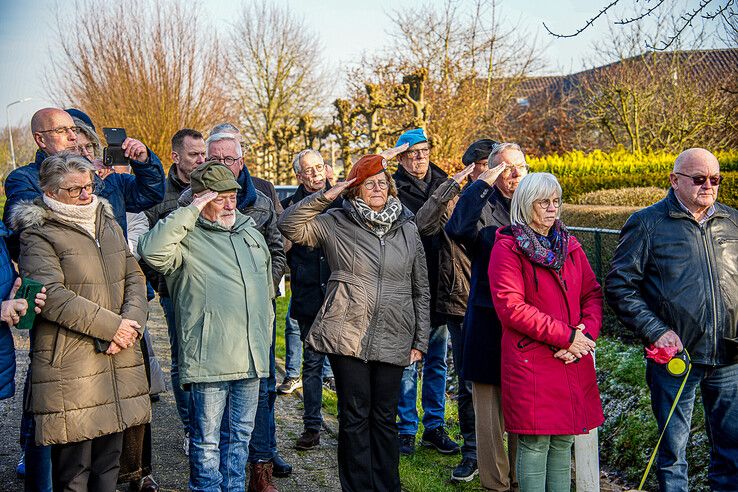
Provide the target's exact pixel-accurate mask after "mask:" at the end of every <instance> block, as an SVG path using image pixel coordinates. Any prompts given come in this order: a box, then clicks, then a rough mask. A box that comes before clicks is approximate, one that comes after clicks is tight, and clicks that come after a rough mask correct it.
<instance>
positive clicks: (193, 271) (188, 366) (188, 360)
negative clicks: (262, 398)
mask: <svg viewBox="0 0 738 492" xmlns="http://www.w3.org/2000/svg"><path fill="white" fill-rule="evenodd" d="M138 251H139V253H140V254H141V257H142V258H143V259H144V260H145V261H146V262H147V263H148V264H149V265H150V266H151V267H152V268H153V269H154V270H156V271H157V272H159V273H161V274H162V275H164V276H165V277H166V281H167V287H168V288H169V292H171V293H172V300H173V301H174V317H175V326H176V327H177V339H178V340H179V381H180V384H182V385H185V384H189V383H206V382H217V381H233V380H236V379H245V378H255V377H259V378H263V377H266V376H268V375H269V347H270V346H271V343H272V333H273V329H274V328H273V325H272V323H273V321H274V312H273V310H272V299H273V298H274V285H273V283H272V281H271V280H272V277H271V258H270V255H269V249H268V248H267V245H266V243H265V241H264V237H263V236H262V235H261V234H260V233H259V231H257V230H256V228H254V221H253V220H252V219H251V218H249V217H247V216H245V215H243V214H241V213H240V212H236V222H235V225H234V226H233V227H232V228H231V229H225V228H223V227H221V226H220V225H219V224H217V223H214V222H210V221H208V220H206V219H203V218H202V217H200V212H199V210H198V209H197V207H196V206H194V205H189V206H187V207H181V208H179V209H178V210H176V211H174V212H172V213H171V214H169V216H168V217H167V218H165V219H163V220H161V221H159V222H158V223H157V224H156V225H155V226H154V228H153V229H151V231H150V232H149V233H148V234H146V235H145V236H143V237H142V238H141V240H140V241H139V243H138Z"/></svg>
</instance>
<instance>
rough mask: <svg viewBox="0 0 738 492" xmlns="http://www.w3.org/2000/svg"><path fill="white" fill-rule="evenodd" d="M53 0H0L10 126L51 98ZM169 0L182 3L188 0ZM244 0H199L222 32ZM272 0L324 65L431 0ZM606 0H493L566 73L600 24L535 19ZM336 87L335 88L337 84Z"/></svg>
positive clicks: (1, 63) (567, 17)
mask: <svg viewBox="0 0 738 492" xmlns="http://www.w3.org/2000/svg"><path fill="white" fill-rule="evenodd" d="M57 1H58V0H23V1H19V0H0V108H5V107H6V105H8V104H9V103H12V102H14V101H18V100H20V99H25V98H29V97H30V98H33V99H32V100H30V101H26V102H21V103H18V104H14V105H12V106H11V107H10V109H9V111H10V122H11V123H12V124H13V125H17V124H19V123H21V122H23V123H26V122H28V121H30V117H31V115H32V114H33V113H34V112H35V111H36V110H38V109H40V108H43V107H46V106H49V105H53V102H52V101H50V100H49V98H48V96H47V91H46V90H45V87H44V83H43V78H42V73H43V71H44V69H45V68H46V67H47V66H48V64H49V60H50V58H49V55H48V51H49V49H50V47H52V46H53V45H54V43H55V36H56V34H55V32H56V31H55V25H56V19H55V17H54V12H55V6H56V5H57ZM120 1H126V0H120ZM151 1H154V0H151ZM176 1H182V2H183V3H185V4H187V5H191V4H192V2H193V0H176ZM244 1H248V0H201V4H202V7H204V8H203V11H204V12H205V13H206V15H207V16H208V17H209V20H210V21H211V22H212V23H213V24H214V25H216V26H217V28H218V30H219V31H220V32H221V33H223V34H225V33H227V30H228V27H229V25H230V24H231V19H233V18H234V17H235V16H236V13H237V12H238V10H239V6H240V5H241V4H242V3H243V2H244ZM273 1H275V2H276V3H280V4H283V5H286V6H287V7H288V8H289V9H290V10H292V11H293V12H294V13H295V14H297V15H298V16H300V17H302V18H304V19H305V21H306V22H307V23H308V24H309V25H311V26H313V27H314V28H315V30H316V31H317V32H318V34H319V36H320V39H321V42H322V45H323V49H324V59H325V60H329V61H330V62H329V63H330V64H331V66H329V67H328V68H329V69H334V70H335V69H340V68H341V67H343V66H345V65H346V64H347V63H350V62H352V61H356V60H358V59H359V58H360V56H361V53H362V52H372V51H376V50H379V49H384V48H386V47H387V46H388V45H389V43H390V39H389V36H388V34H387V32H388V30H389V26H390V20H389V16H390V15H391V13H392V12H393V11H394V10H396V9H403V8H405V7H413V6H419V5H426V4H428V3H430V2H432V1H433V0H426V1H419V0H393V1H390V0H371V1H367V0H362V1H357V0H273ZM437 1H440V0H437ZM459 1H460V2H462V3H463V2H464V1H465V0H459ZM605 3H607V2H605V0H498V6H499V8H500V9H501V13H502V16H504V17H503V18H504V19H508V20H509V22H511V23H516V22H518V21H520V22H521V23H522V25H523V26H524V27H526V28H527V30H528V31H529V32H531V33H532V34H535V33H536V32H537V34H538V37H539V39H541V40H542V41H543V42H544V43H546V47H545V51H544V59H545V60H546V62H547V69H546V73H571V72H574V71H578V70H581V69H582V68H585V60H587V59H588V56H589V53H590V52H591V45H592V43H593V42H596V40H597V39H599V37H600V36H602V34H603V32H605V31H606V29H607V26H606V24H605V23H604V22H600V23H599V24H596V25H595V26H594V28H593V29H590V30H588V31H586V32H585V33H583V34H582V35H580V36H577V37H576V38H572V39H554V38H552V37H551V36H550V35H548V34H547V33H545V32H544V31H543V28H542V23H543V22H546V23H547V25H549V27H551V29H552V30H555V31H558V32H565V31H572V30H575V29H576V28H577V27H579V26H581V25H582V24H583V23H584V22H585V21H586V20H587V19H588V17H589V16H591V15H592V14H593V12H594V11H595V9H596V8H598V7H600V6H601V5H600V4H603V5H604V4H605ZM59 5H60V7H61V8H64V9H68V8H74V2H72V1H69V0H65V1H64V2H62V3H59ZM71 27H73V26H70V28H71ZM336 90H337V91H340V90H341V89H340V85H339V86H337V89H336ZM334 96H335V97H339V96H341V94H334ZM331 100H332V99H331ZM0 121H2V123H0V127H4V126H5V125H6V124H7V122H6V118H5V115H3V116H2V117H0Z"/></svg>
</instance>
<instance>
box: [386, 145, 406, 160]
mask: <svg viewBox="0 0 738 492" xmlns="http://www.w3.org/2000/svg"><path fill="white" fill-rule="evenodd" d="M409 146H410V145H409V144H406V143H404V144H402V145H400V146H399V147H391V148H389V149H387V150H383V151H382V152H380V153H379V155H381V156H382V157H384V158H385V159H387V160H388V161H389V160H392V159H394V158H395V156H396V155H397V154H402V153H403V152H405V151H406V150H407V148H408V147H409Z"/></svg>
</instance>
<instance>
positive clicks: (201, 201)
mask: <svg viewBox="0 0 738 492" xmlns="http://www.w3.org/2000/svg"><path fill="white" fill-rule="evenodd" d="M215 198H218V193H217V192H215V191H206V192H205V193H200V194H199V195H195V198H194V199H193V200H192V204H193V205H194V206H196V207H197V209H198V210H199V211H200V212H202V209H204V208H205V205H207V204H208V203H210V202H212V201H213V200H214V199H215Z"/></svg>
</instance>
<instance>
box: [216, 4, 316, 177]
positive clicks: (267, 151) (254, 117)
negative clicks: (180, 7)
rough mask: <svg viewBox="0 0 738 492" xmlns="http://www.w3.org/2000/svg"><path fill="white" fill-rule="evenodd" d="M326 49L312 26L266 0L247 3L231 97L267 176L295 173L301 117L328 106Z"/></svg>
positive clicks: (237, 29) (236, 41) (233, 47)
mask: <svg viewBox="0 0 738 492" xmlns="http://www.w3.org/2000/svg"><path fill="white" fill-rule="evenodd" d="M321 55H322V51H321V46H320V42H319V38H318V35H317V34H316V32H315V31H314V30H313V29H311V26H309V25H307V24H306V22H305V21H304V20H301V19H299V18H297V17H296V16H295V15H294V14H292V13H290V11H289V10H288V9H287V8H285V7H281V6H278V5H275V4H273V3H271V2H267V1H266V0H261V1H258V2H255V3H249V4H246V5H245V6H244V7H243V10H242V11H241V13H240V16H239V17H238V20H237V21H236V23H235V25H234V29H233V31H232V35H231V37H230V39H229V42H228V60H229V65H228V66H229V70H228V80H229V82H230V83H232V84H233V87H234V88H233V90H232V91H231V100H232V101H233V102H234V106H235V108H236V109H237V111H238V114H239V118H240V120H241V124H242V126H243V131H244V133H245V136H246V139H247V141H248V142H249V143H250V144H251V145H252V148H253V149H254V150H255V151H256V153H257V154H258V155H257V161H258V162H259V164H260V166H259V167H261V168H262V169H260V172H261V173H262V174H264V175H266V176H267V177H275V176H278V175H282V176H281V177H282V178H285V177H288V176H291V171H290V170H289V162H290V161H291V158H290V157H289V155H288V154H289V153H290V151H292V150H295V149H292V148H291V146H292V145H293V140H295V138H296V137H297V135H298V133H299V131H298V130H299V129H298V126H299V121H300V119H301V118H302V117H305V116H306V115H313V116H315V115H316V113H318V110H319V109H320V108H321V105H324V106H325V101H324V94H325V92H326V77H325V75H324V73H323V71H322V69H321V61H322V60H321ZM294 145H298V142H297V141H296V140H295V141H294ZM297 150H299V149H297ZM282 154H285V155H282ZM277 173H279V174H277Z"/></svg>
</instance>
